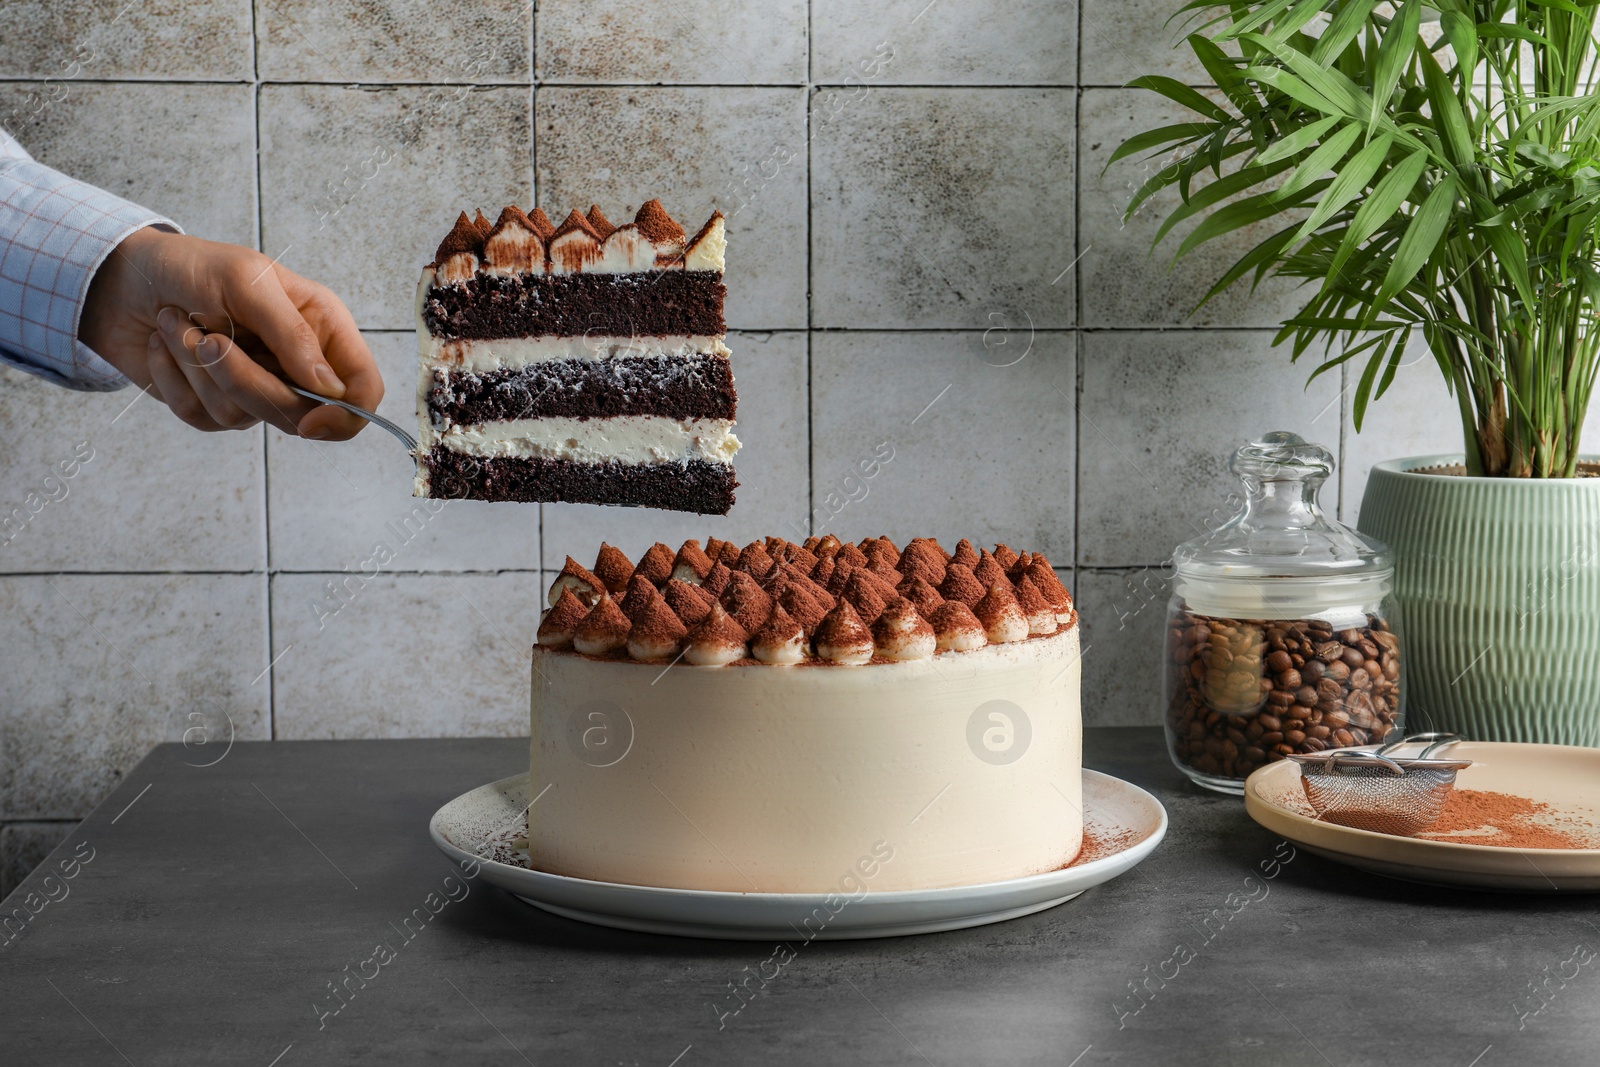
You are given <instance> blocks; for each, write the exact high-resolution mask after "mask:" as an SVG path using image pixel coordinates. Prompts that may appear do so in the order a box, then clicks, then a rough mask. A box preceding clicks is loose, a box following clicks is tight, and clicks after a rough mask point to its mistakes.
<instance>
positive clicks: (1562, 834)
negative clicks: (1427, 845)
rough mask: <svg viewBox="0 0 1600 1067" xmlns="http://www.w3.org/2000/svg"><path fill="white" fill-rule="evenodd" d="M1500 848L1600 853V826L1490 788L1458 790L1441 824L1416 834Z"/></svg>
mask: <svg viewBox="0 0 1600 1067" xmlns="http://www.w3.org/2000/svg"><path fill="white" fill-rule="evenodd" d="M1413 836H1415V837H1421V838H1427V839H1429V840H1434V841H1441V840H1442V841H1455V842H1458V843H1460V844H1465V845H1494V846H1497V847H1500V848H1600V826H1597V825H1596V824H1595V823H1594V822H1593V821H1592V820H1589V819H1585V818H1583V817H1582V816H1579V815H1577V814H1574V813H1571V812H1563V811H1561V810H1559V809H1557V808H1554V807H1552V806H1551V805H1549V804H1546V803H1544V802H1543V801H1540V800H1531V799H1529V798H1528V797H1519V796H1514V795H1512V794H1510V793H1495V792H1491V791H1489V790H1484V789H1453V790H1451V792H1450V796H1449V798H1448V799H1447V800H1446V801H1445V805H1444V810H1443V811H1442V812H1440V814H1439V819H1438V821H1437V822H1435V823H1434V824H1433V825H1432V826H1430V827H1428V828H1427V829H1426V830H1423V831H1420V832H1419V833H1417V834H1415V835H1413Z"/></svg>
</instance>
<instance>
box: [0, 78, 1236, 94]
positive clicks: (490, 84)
mask: <svg viewBox="0 0 1600 1067" xmlns="http://www.w3.org/2000/svg"><path fill="white" fill-rule="evenodd" d="M46 77H47V75H43V74H35V75H18V74H12V75H0V85H17V84H28V83H30V82H42V81H44V79H45V78H46ZM73 81H75V82H77V83H78V84H80V85H123V84H127V85H283V86H295V87H305V88H325V89H355V90H362V91H367V90H377V91H383V90H388V89H429V88H449V89H455V88H460V87H461V86H471V87H474V88H483V89H527V88H531V87H532V86H534V85H539V86H542V87H544V88H548V89H634V90H638V89H851V88H854V86H851V85H848V84H846V83H844V82H826V81H821V82H810V81H804V82H673V81H650V82H600V81H545V80H542V79H530V80H528V81H400V80H390V81H380V80H358V81H325V80H324V81H316V80H311V79H297V78H260V77H251V78H141V77H136V76H128V75H124V76H122V77H118V78H82V77H80V78H74V79H73ZM1185 84H1187V85H1188V86H1189V87H1190V88H1194V89H1214V88H1216V86H1214V85H1210V84H1208V83H1205V82H1194V83H1185ZM874 88H876V89H879V90H882V89H916V90H922V89H939V90H952V91H957V92H959V91H963V90H967V89H977V90H982V91H984V92H1006V91H1009V90H1013V89H1024V90H1038V89H1063V90H1068V89H1070V90H1084V89H1093V90H1096V91H1118V90H1125V89H1127V88H1128V87H1127V86H1126V85H1113V84H1104V85H1102V84H1098V83H1096V84H1079V83H1077V82H1072V81H1066V82H1015V83H1009V84H1007V83H999V82H973V83H959V82H888V83H885V84H882V85H878V86H875V87H874Z"/></svg>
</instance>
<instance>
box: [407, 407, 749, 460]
mask: <svg viewBox="0 0 1600 1067" xmlns="http://www.w3.org/2000/svg"><path fill="white" fill-rule="evenodd" d="M732 430H733V421H732V420H731V419H673V418H669V417H667V416H664V415H623V416H618V417H615V418H606V419H579V418H563V417H556V416H551V417H546V418H537V419H506V420H503V421H499V422H485V423H478V424H475V425H471V426H451V427H449V428H448V429H446V430H444V431H442V432H441V431H437V430H434V429H433V428H432V427H431V426H429V427H426V435H425V436H426V438H427V439H425V440H419V442H418V444H419V447H420V448H421V449H423V450H424V451H426V450H427V449H430V448H432V447H433V446H434V445H442V446H443V447H445V448H447V449H449V450H450V451H452V452H459V453H461V454H463V455H469V456H479V457H484V458H489V457H515V458H519V459H567V460H573V461H575V462H578V463H610V462H620V463H674V462H680V463H681V462H685V461H688V460H706V461H708V462H711V463H732V462H733V455H734V453H735V452H737V451H738V450H739V439H738V438H737V437H735V436H734V435H733V432H732Z"/></svg>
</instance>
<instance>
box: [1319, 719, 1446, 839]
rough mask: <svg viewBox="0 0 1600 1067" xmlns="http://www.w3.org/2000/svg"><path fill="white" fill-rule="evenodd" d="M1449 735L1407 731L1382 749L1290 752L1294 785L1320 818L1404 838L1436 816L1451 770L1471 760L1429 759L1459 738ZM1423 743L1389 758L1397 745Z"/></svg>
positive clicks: (1429, 824) (1435, 818)
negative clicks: (1411, 752) (1296, 767)
mask: <svg viewBox="0 0 1600 1067" xmlns="http://www.w3.org/2000/svg"><path fill="white" fill-rule="evenodd" d="M1459 740H1460V738H1459V737H1457V736H1456V735H1455V734H1442V733H1426V734H1413V735H1412V736H1410V737H1407V738H1404V739H1402V740H1399V741H1391V742H1390V743H1388V744H1386V745H1383V746H1382V747H1374V748H1344V749H1334V750H1332V751H1329V752H1319V753H1314V754H1310V755H1300V754H1296V755H1291V756H1290V757H1289V758H1290V759H1292V760H1294V761H1295V762H1296V763H1298V764H1300V785H1301V788H1303V789H1304V790H1305V794H1306V799H1307V800H1308V801H1310V802H1311V807H1312V808H1313V809H1315V810H1316V813H1317V817H1318V818H1319V819H1321V820H1322V821H1323V822H1331V823H1336V824H1337V825H1339V826H1349V827H1353V828H1355V829H1357V830H1371V831H1373V832H1375V833H1380V834H1394V835H1397V836H1400V837H1409V836H1411V835H1412V834H1414V833H1416V832H1418V831H1419V830H1426V829H1427V828H1428V827H1430V826H1432V825H1433V824H1434V822H1435V821H1437V820H1438V818H1439V814H1440V812H1442V811H1443V810H1444V804H1445V801H1446V800H1447V799H1449V797H1450V790H1451V789H1452V788H1454V787H1455V781H1456V772H1457V771H1459V770H1461V769H1462V768H1464V767H1470V766H1472V761H1471V760H1440V759H1430V758H1429V757H1430V756H1432V755H1433V753H1434V751H1435V750H1436V749H1439V748H1442V747H1444V746H1445V745H1448V744H1451V743H1453V742H1455V741H1459ZM1417 742H1425V743H1426V745H1427V747H1425V748H1424V749H1423V750H1422V751H1421V752H1419V753H1418V754H1417V755H1416V756H1414V757H1404V758H1402V757H1391V756H1389V755H1387V753H1389V752H1390V751H1392V750H1394V749H1396V748H1399V747H1400V746H1401V745H1405V744H1412V743H1417Z"/></svg>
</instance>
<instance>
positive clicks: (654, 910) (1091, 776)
mask: <svg viewBox="0 0 1600 1067" xmlns="http://www.w3.org/2000/svg"><path fill="white" fill-rule="evenodd" d="M528 799H529V797H528V776H527V775H525V774H519V775H514V776H512V777H510V778H503V779H501V780H500V781H498V782H491V783H489V784H488V785H482V786H479V787H478V788H477V789H474V790H472V791H471V792H469V793H463V794H462V795H461V796H459V797H456V798H455V799H454V800H452V801H450V803H448V804H446V805H445V806H444V807H442V808H440V809H439V810H438V811H437V812H435V813H434V816H433V819H432V820H431V821H430V822H429V823H428V832H429V834H430V835H432V837H433V841H434V844H436V845H438V846H439V848H440V849H441V850H442V851H443V852H444V854H445V855H447V856H449V857H450V858H451V859H454V860H456V861H458V862H469V861H476V862H477V863H479V864H480V865H481V872H482V873H481V877H482V878H483V879H484V880H485V881H487V882H488V883H490V884H491V885H496V886H499V887H500V888H501V889H504V890H506V891H508V892H510V893H513V894H515V895H516V896H518V897H520V898H521V899H523V900H525V901H527V902H528V903H529V904H532V905H533V906H534V907H537V908H542V909H544V910H545V911H548V912H552V913H554V914H556V915H561V916H565V917H566V918H568V919H578V920H581V921H583V922H589V923H596V924H598V925H600V926H612V927H616V928H618V929H622V930H636V931H640V932H643V933H651V934H676V935H679V936H683V937H714V938H724V939H730V940H753V941H769V940H776V941H793V940H796V939H798V940H802V941H804V940H844V939H851V938H863V937H898V936H900V935H902V934H927V933H936V932H938V931H941V930H960V929H962V928H964V927H968V926H982V925H984V924H985V923H996V922H1003V921H1005V920H1006V919H1015V918H1018V917H1020V916H1023V915H1031V914H1032V913H1034V912H1036V911H1043V910H1045V909H1046V908H1053V907H1055V906H1056V905H1057V904H1062V903H1065V902H1066V901H1069V900H1071V899H1072V898H1073V897H1075V896H1077V895H1078V894H1079V893H1082V892H1083V891H1084V890H1085V889H1089V888H1091V887H1093V886H1097V885H1099V884H1101V883H1102V882H1109V881H1110V880H1111V879H1113V878H1115V877H1116V876H1117V875H1119V874H1122V873H1123V872H1124V871H1126V870H1128V869H1129V868H1130V867H1132V866H1133V865H1134V864H1136V863H1138V862H1139V861H1140V860H1142V859H1144V858H1145V857H1146V856H1148V855H1149V854H1150V853H1151V852H1153V851H1155V848H1156V846H1157V845H1158V844H1160V842H1161V838H1162V837H1163V836H1164V835H1165V834H1166V832H1167V813H1166V809H1164V808H1163V807H1162V806H1161V802H1160V801H1158V800H1156V798H1155V797H1153V796H1151V795H1150V794H1149V793H1147V792H1145V791H1144V790H1143V789H1140V788H1139V787H1138V786H1134V785H1129V784H1128V783H1127V782H1124V781H1122V780H1120V779H1118V778H1113V777H1111V776H1110V775H1109V774H1101V773H1100V772H1098V771H1089V770H1086V771H1084V772H1083V805H1084V825H1085V829H1086V830H1088V831H1090V832H1092V833H1093V834H1094V835H1095V836H1096V837H1097V838H1098V839H1099V840H1101V841H1103V842H1116V844H1114V845H1109V846H1107V847H1105V848H1103V849H1102V850H1100V853H1099V854H1098V855H1097V856H1096V857H1094V858H1087V859H1083V860H1081V861H1079V862H1076V863H1074V864H1072V865H1071V866H1069V867H1064V868H1062V869H1061V870H1058V871H1050V872H1048V873H1046V874H1036V875H1030V876H1029V877H1026V878H1014V879H1011V880H1010V881H1005V882H985V883H982V884H980V885H967V886H954V887H951V888H946V889H915V890H900V891H895V892H868V893H867V894H866V895H865V896H864V897H860V898H858V899H855V900H852V901H850V902H849V903H848V904H846V905H845V906H844V907H843V908H842V909H841V910H839V911H838V912H837V913H836V914H833V915H832V917H831V919H830V920H829V922H828V924H827V925H826V926H825V927H824V928H823V929H822V930H820V931H818V932H816V933H810V932H808V931H807V929H806V928H805V927H803V926H802V925H801V924H802V923H803V921H804V920H805V919H806V918H808V917H810V916H811V915H812V914H813V912H814V911H815V910H816V909H817V908H819V907H823V901H824V899H826V894H822V893H726V892H710V891H701V890H693V889H662V888H658V887H655V886H639V885H619V884H617V883H615V882H592V881H588V880H587V879H583V878H568V877H565V876H563V875H559V874H546V873H545V872H543V871H535V870H529V869H528V868H526V867H522V866H517V865H515V864H511V863H501V862H496V861H494V860H489V859H485V858H484V852H485V845H486V843H487V842H488V841H489V839H490V837H491V836H493V835H495V834H497V833H499V832H501V831H503V830H504V829H505V828H506V827H508V826H514V825H516V824H517V822H518V820H520V819H521V818H522V817H523V814H524V813H525V812H526V811H527V808H528ZM824 914H827V912H824Z"/></svg>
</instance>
